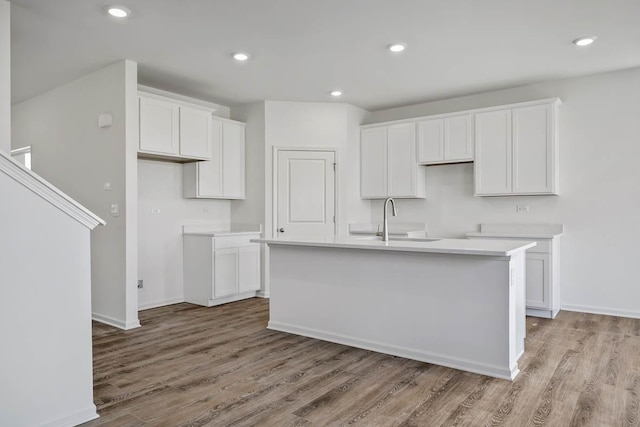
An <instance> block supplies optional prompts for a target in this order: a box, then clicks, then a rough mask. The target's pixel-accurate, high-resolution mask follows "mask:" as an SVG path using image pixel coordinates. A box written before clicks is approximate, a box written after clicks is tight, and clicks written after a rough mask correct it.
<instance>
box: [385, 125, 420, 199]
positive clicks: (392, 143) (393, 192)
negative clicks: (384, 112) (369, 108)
mask: <svg viewBox="0 0 640 427" xmlns="http://www.w3.org/2000/svg"><path fill="white" fill-rule="evenodd" d="M387 156H388V163H389V165H388V171H389V172H388V174H389V175H388V177H389V178H388V190H389V193H388V195H389V196H391V197H412V196H415V195H416V169H417V167H418V165H417V161H416V125H415V123H402V124H398V125H391V126H388V127H387Z"/></svg>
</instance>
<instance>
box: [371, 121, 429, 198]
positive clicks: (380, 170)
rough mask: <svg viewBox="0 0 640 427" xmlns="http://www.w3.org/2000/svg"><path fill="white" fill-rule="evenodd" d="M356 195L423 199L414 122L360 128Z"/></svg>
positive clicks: (421, 173)
mask: <svg viewBox="0 0 640 427" xmlns="http://www.w3.org/2000/svg"><path fill="white" fill-rule="evenodd" d="M360 150H361V151H360V167H361V169H360V174H361V175H360V196H361V197H362V198H363V199H380V198H386V197H401V198H419V197H424V171H423V170H418V162H417V158H416V126H415V123H400V124H394V125H389V126H377V127H369V128H364V129H362V133H361V144H360Z"/></svg>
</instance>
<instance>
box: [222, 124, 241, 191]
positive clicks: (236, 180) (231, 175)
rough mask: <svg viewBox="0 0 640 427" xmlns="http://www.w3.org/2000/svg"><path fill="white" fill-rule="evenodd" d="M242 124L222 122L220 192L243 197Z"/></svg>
mask: <svg viewBox="0 0 640 427" xmlns="http://www.w3.org/2000/svg"><path fill="white" fill-rule="evenodd" d="M244 173H245V172H244V126H243V125H242V124H240V123H230V122H223V123H222V194H223V195H224V197H225V198H230V199H244V179H245V178H244Z"/></svg>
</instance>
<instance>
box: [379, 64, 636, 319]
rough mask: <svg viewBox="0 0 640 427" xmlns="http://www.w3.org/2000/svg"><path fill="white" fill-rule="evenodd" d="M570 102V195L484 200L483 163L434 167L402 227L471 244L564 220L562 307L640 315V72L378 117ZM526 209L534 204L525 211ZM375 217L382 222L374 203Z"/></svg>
mask: <svg viewBox="0 0 640 427" xmlns="http://www.w3.org/2000/svg"><path fill="white" fill-rule="evenodd" d="M552 97H560V98H561V99H562V101H563V104H562V105H561V106H560V118H559V133H560V136H559V147H560V196H528V197H524V196H511V197H474V196H473V191H474V187H473V185H474V184H473V164H458V165H442V166H429V167H428V168H427V174H426V175H427V177H426V180H427V182H426V189H427V198H426V199H425V200H399V201H397V202H398V217H395V218H393V219H394V220H395V221H401V222H423V221H426V222H427V223H428V229H429V234H430V235H433V236H445V237H463V236H464V234H465V233H466V232H469V231H476V230H477V229H478V224H480V223H500V222H502V223H504V222H506V223H562V224H565V228H566V233H565V236H564V237H562V239H561V251H562V259H561V261H560V268H561V278H562V289H561V294H562V301H561V303H562V306H563V308H565V309H572V310H577V311H585V312H594V313H603V314H612V315H622V316H631V317H638V318H640V308H639V307H638V304H637V301H639V300H640V287H638V286H637V283H638V280H637V277H636V273H635V269H634V268H633V266H634V265H635V264H636V262H637V258H638V256H637V255H638V249H637V246H636V242H637V241H639V240H640V226H638V218H640V198H639V197H638V194H639V193H638V188H640V174H639V173H638V159H640V143H639V141H640V120H639V119H638V118H639V117H640V68H634V69H629V70H624V71H618V72H612V73H605V74H597V75H592V76H588V77H582V78H574V79H566V80H558V81H553V82H547V83H541V84H535V85H529V86H523V87H518V88H513V89H508V90H501V91H496V92H490V93H486V94H480V95H474V96H468V97H463V98H455V99H450V100H445V101H439V102H432V103H426V104H419V105H413V106H408V107H402V108H396V109H390V110H381V111H375V112H373V113H372V114H371V116H370V118H369V119H368V122H370V123H375V122H381V121H388V120H396V119H403V118H412V117H420V116H425V115H430V114H438V113H445V112H451V111H460V110H464V109H473V108H479V107H487V106H494V105H503V104H509V103H515V102H521V101H531V100H536V99H543V98H552ZM516 205H529V207H530V211H529V212H528V213H516ZM371 215H372V217H373V218H374V219H379V218H380V217H381V216H382V207H381V203H380V202H373V203H372V210H371Z"/></svg>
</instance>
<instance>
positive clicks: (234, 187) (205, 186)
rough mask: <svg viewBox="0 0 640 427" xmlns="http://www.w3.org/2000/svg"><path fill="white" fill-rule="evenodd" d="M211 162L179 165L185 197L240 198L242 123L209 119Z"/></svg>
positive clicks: (243, 182)
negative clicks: (182, 175)
mask: <svg viewBox="0 0 640 427" xmlns="http://www.w3.org/2000/svg"><path fill="white" fill-rule="evenodd" d="M209 127H210V131H211V147H212V159H211V160H209V161H204V162H194V163H188V164H185V165H184V166H183V168H184V180H183V185H184V188H183V195H184V197H185V198H209V199H244V197H245V152H244V150H245V124H244V123H241V122H235V121H232V120H228V119H222V118H218V117H213V118H211V119H210V123H209Z"/></svg>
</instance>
